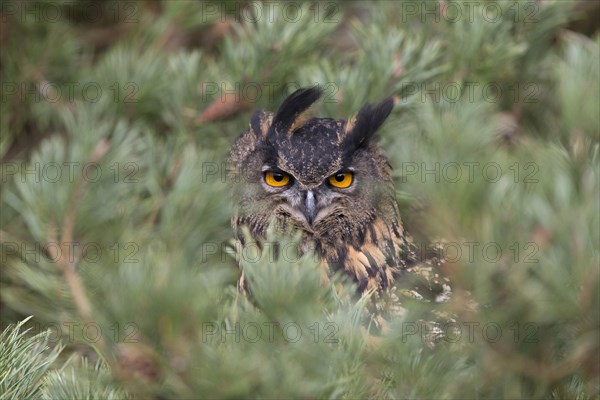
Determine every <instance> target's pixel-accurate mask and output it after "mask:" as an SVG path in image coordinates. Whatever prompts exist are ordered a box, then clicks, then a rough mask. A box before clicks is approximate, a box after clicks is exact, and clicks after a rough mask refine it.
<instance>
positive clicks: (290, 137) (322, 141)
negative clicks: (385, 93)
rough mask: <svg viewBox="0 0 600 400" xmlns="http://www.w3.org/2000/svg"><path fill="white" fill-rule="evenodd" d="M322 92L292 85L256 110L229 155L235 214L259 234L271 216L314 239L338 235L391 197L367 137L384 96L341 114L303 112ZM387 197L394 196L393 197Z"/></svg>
mask: <svg viewBox="0 0 600 400" xmlns="http://www.w3.org/2000/svg"><path fill="white" fill-rule="evenodd" d="M321 94H322V92H321V90H320V89H319V88H318V87H312V88H306V89H299V90H297V91H295V92H294V93H292V94H291V95H290V96H288V97H287V98H286V99H285V100H284V101H283V103H282V104H281V106H280V107H279V109H278V110H277V112H275V113H270V112H265V111H256V112H255V113H254V114H253V115H252V117H251V120H250V126H249V128H248V130H246V131H245V132H243V133H242V134H241V135H240V137H239V138H238V139H237V140H236V142H235V144H234V146H233V149H232V150H231V153H230V156H229V162H230V177H231V178H233V179H231V184H232V186H233V189H234V201H235V202H236V203H237V213H236V215H235V216H234V220H233V224H234V228H235V227H236V226H239V225H246V226H248V227H249V228H250V231H251V232H252V233H253V235H257V236H261V235H263V234H264V233H265V230H266V228H267V226H268V225H269V224H270V222H271V221H272V219H273V218H275V219H276V220H277V221H278V222H280V223H282V224H283V225H284V226H288V227H294V228H297V229H301V230H303V231H304V232H306V233H308V234H310V235H315V236H319V237H321V238H331V239H332V240H334V239H336V238H337V239H343V236H345V235H352V234H353V232H355V231H356V230H357V228H358V227H360V226H361V225H364V226H366V225H367V224H368V222H369V221H372V220H373V219H374V217H375V214H383V215H384V214H385V213H386V212H387V213H390V212H391V213H392V214H394V212H393V210H383V209H382V208H386V207H395V205H394V206H391V205H389V201H390V198H393V196H394V194H393V185H392V181H391V175H390V172H391V168H390V165H389V163H388V162H387V160H386V158H385V157H384V155H383V152H382V151H381V149H380V148H379V146H378V145H377V144H376V143H375V142H374V140H373V137H374V134H375V132H376V131H377V129H378V128H379V127H380V126H381V125H382V124H383V122H384V121H385V119H386V118H387V117H388V115H389V114H390V112H391V110H392V108H393V101H392V99H391V98H390V99H387V100H384V101H383V102H381V103H379V104H376V105H371V104H367V105H365V106H364V107H362V109H361V110H360V111H359V112H358V113H357V114H356V115H355V116H354V117H352V118H350V119H349V120H344V119H331V118H307V116H306V111H307V109H308V108H309V107H310V106H311V105H312V104H313V103H315V102H316V101H317V100H318V99H319V97H320V96H321ZM394 204H395V200H394Z"/></svg>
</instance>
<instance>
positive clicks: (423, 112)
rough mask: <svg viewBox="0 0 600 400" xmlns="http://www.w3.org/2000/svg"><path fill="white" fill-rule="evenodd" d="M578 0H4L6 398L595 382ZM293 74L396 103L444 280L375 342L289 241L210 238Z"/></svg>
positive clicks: (359, 303) (396, 155)
mask: <svg viewBox="0 0 600 400" xmlns="http://www.w3.org/2000/svg"><path fill="white" fill-rule="evenodd" d="M582 3H585V2H584V1H578V0H573V1H542V0H522V1H514V0H511V1H508V0H506V1H504V0H498V1H491V0H490V1H488V0H480V1H468V2H460V1H458V2H455V1H447V0H435V1H416V0H415V1H413V0H406V1H398V2H391V1H380V2H371V1H369V2H366V1H365V2H336V1H332V2H309V1H290V2H282V3H279V2H250V1H236V2H229V1H223V2H195V1H160V0H152V1H143V2H142V1H139V2H137V1H107V2H94V1H86V0H82V1H59V0H39V1H34V0H26V1H6V2H2V4H1V5H0V8H1V9H0V18H1V21H0V27H1V34H0V46H1V55H0V60H1V61H0V76H1V82H2V83H1V84H0V85H1V102H0V117H1V118H0V130H1V132H2V135H1V139H0V157H1V159H2V165H1V169H2V170H1V172H2V174H1V179H2V183H1V186H2V190H1V192H0V241H1V243H0V246H1V247H0V250H1V259H0V265H1V267H0V268H1V269H0V285H1V286H0V290H1V292H0V312H1V324H2V326H1V328H2V333H1V337H0V355H1V357H0V399H23V398H45V399H59V398H60V399H62V398H65V399H66V398H77V399H84V398H89V399H100V398H101V399H106V398H111V399H124V398H207V397H210V398H221V397H226V398H242V397H271V398H292V397H302V398H307V397H310V398H313V397H319V398H368V397H370V398H428V399H430V398H480V397H481V398H484V397H485V398H488V397H490V398H554V399H559V398H577V399H591V398H597V396H598V394H599V392H600V382H599V374H600V360H599V358H598V354H599V353H600V344H599V341H600V338H599V333H600V315H599V313H600V311H599V301H600V297H599V296H600V292H599V287H600V269H599V264H600V254H599V247H598V244H599V243H600V213H599V210H598V204H600V122H599V118H600V117H599V116H600V90H599V88H600V76H599V75H600V65H599V63H600V54H599V53H600V36H599V35H598V33H596V32H595V31H596V29H597V27H598V26H597V24H596V25H594V23H593V21H592V23H591V24H590V17H591V16H594V15H597V13H598V7H597V5H596V6H593V5H584V6H582ZM582 21H583V22H582ZM580 26H585V29H583V28H581V29H579V28H578V27H580ZM579 31H581V32H579ZM315 84H316V85H320V86H321V88H322V89H323V91H324V96H323V100H322V101H321V103H320V104H318V105H317V107H316V108H315V113H317V114H318V115H320V116H327V117H334V118H348V117H350V116H352V113H354V112H356V110H358V109H359V108H360V107H361V106H362V105H363V104H365V103H367V102H375V101H379V100H381V99H383V98H385V97H387V96H394V98H395V106H394V110H393V111H392V115H391V116H390V118H389V120H388V121H387V122H386V124H385V125H384V126H383V127H382V129H381V131H380V132H379V134H380V137H379V140H380V142H381V143H382V145H383V147H384V148H385V151H386V153H387V156H388V157H389V159H390V163H391V164H392V166H393V167H394V179H395V180H396V188H397V198H398V201H399V204H400V207H401V210H402V216H403V218H404V221H405V224H406V226H407V229H408V231H409V232H410V233H412V235H413V238H414V240H415V242H416V243H417V244H418V246H419V248H420V249H421V250H422V251H423V252H427V251H431V250H432V249H433V246H435V247H436V248H437V249H438V250H440V249H441V251H442V253H443V255H444V257H445V259H446V263H445V265H444V266H443V268H442V270H441V273H443V274H444V275H446V276H447V277H449V278H450V279H451V281H452V283H453V287H452V296H451V297H450V298H449V299H448V301H447V302H445V303H442V304H435V303H434V302H433V301H426V300H427V299H425V300H424V299H415V300H414V301H410V302H407V303H405V308H406V311H405V313H404V314H403V316H402V317H399V318H398V319H396V320H393V321H390V323H389V326H388V327H387V328H386V329H384V330H383V331H382V332H379V333H377V334H376V335H374V334H367V332H368V327H367V326H365V322H364V320H363V318H362V316H363V314H364V313H363V308H364V307H365V305H366V299H361V300H357V299H356V298H355V296H353V293H354V289H355V288H354V287H353V286H352V284H351V283H349V282H347V281H346V280H345V279H344V278H343V277H337V276H336V277H334V278H333V279H332V282H331V284H330V285H323V284H322V283H321V276H320V271H319V268H318V263H317V260H315V258H314V256H313V255H311V254H303V255H301V254H299V253H298V252H297V251H296V249H297V243H298V237H297V236H294V235H293V233H292V234H291V235H290V236H289V237H285V238H282V237H276V236H275V235H274V234H273V235H271V237H270V238H269V241H268V242H269V243H275V242H277V243H278V245H277V246H270V247H269V246H265V247H262V249H261V248H259V246H257V245H255V244H253V243H252V242H251V241H248V243H247V244H246V245H245V246H244V248H242V249H235V248H234V247H235V245H234V244H233V242H232V241H231V237H232V234H231V230H230V227H229V218H230V216H231V210H230V206H229V190H230V189H231V186H232V185H236V184H240V182H235V181H231V180H230V179H228V178H227V166H226V165H225V159H226V155H227V151H228V149H229V147H230V146H231V144H232V143H233V140H234V139H235V138H236V137H237V135H238V134H239V133H240V132H241V131H243V130H244V129H246V127H247V124H248V122H249V116H250V113H251V111H252V110H253V109H266V110H274V109H276V108H277V107H278V105H279V104H280V103H281V101H282V100H283V99H284V98H285V96H286V95H287V94H289V93H291V92H292V91H293V90H295V89H297V88H298V87H305V86H312V85H315ZM275 247H277V250H278V251H277V252H275V251H274V248H275ZM276 254H278V255H279V256H278V257H276V256H275V255H276ZM282 255H283V256H282ZM236 257H238V258H241V260H240V262H241V264H242V265H244V266H245V269H246V270H247V271H249V272H248V276H247V279H248V280H249V281H250V282H251V283H252V288H253V289H252V290H253V298H252V301H249V300H247V299H246V298H243V297H240V296H239V295H238V294H237V292H236V288H235V282H236V280H237V278H238V273H239V272H238V270H237V268H236ZM435 313H441V314H444V315H452V316H453V317H452V319H451V320H450V322H448V323H447V324H445V325H443V326H441V329H442V330H443V333H444V335H441V336H439V340H438V341H437V343H435V345H433V346H431V343H430V341H429V339H427V338H430V337H431V332H430V331H428V330H429V329H430V328H429V325H427V324H426V323H423V321H425V320H426V319H427V318H428V316H431V315H432V314H435Z"/></svg>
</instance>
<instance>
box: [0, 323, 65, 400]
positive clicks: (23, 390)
mask: <svg viewBox="0 0 600 400" xmlns="http://www.w3.org/2000/svg"><path fill="white" fill-rule="evenodd" d="M30 318H31V317H29V318H26V319H25V320H23V321H21V322H19V323H18V324H16V325H10V326H9V327H7V328H6V329H5V330H4V332H2V334H1V335H0V398H1V399H3V400H4V399H31V398H36V397H39V395H40V390H41V386H42V383H43V380H44V378H45V376H47V374H48V371H49V369H50V367H51V366H52V363H54V361H55V360H56V358H57V357H58V354H59V353H60V351H61V348H60V347H55V348H54V349H53V350H49V347H48V336H49V335H50V332H42V333H39V334H37V335H34V336H31V337H27V331H28V330H25V331H23V332H22V331H21V328H22V327H23V325H24V324H25V323H26V322H27V320H29V319H30Z"/></svg>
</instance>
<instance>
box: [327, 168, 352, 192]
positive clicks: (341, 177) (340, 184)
mask: <svg viewBox="0 0 600 400" xmlns="http://www.w3.org/2000/svg"><path fill="white" fill-rule="evenodd" d="M327 180H328V181H329V184H330V185H331V186H333V187H336V188H340V189H345V188H347V187H348V186H350V185H351V184H352V181H353V180H354V174H352V172H350V171H348V172H338V173H337V174H335V175H331V176H330V177H329V179H327Z"/></svg>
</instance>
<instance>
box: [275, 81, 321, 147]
mask: <svg viewBox="0 0 600 400" xmlns="http://www.w3.org/2000/svg"><path fill="white" fill-rule="evenodd" d="M322 94H323V92H322V91H321V89H320V88H319V87H318V86H313V87H310V88H303V89H298V90H296V91H295V92H294V93H292V94H290V95H289V96H288V97H287V98H286V99H285V100H284V101H283V103H282V104H281V106H280V107H279V109H278V110H277V113H276V114H275V117H273V123H272V124H271V128H270V129H269V136H273V135H278V134H282V133H290V132H291V128H292V127H294V126H295V127H298V121H300V120H301V117H302V114H303V113H304V112H305V111H306V110H307V109H308V108H309V107H310V106H311V105H312V104H313V103H314V102H316V101H317V100H318V99H319V98H320V97H321V95H322Z"/></svg>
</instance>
